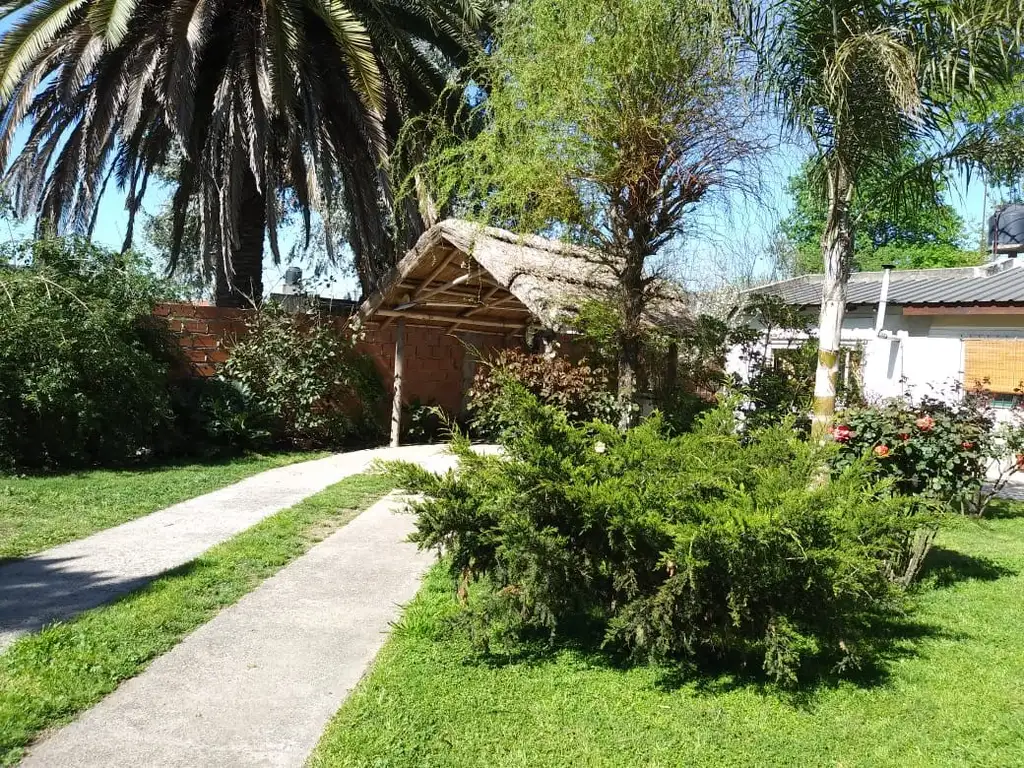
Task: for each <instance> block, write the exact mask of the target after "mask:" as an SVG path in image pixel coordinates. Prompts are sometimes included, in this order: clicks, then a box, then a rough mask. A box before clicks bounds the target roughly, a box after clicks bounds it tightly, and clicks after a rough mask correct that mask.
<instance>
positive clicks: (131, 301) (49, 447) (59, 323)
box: [0, 238, 174, 470]
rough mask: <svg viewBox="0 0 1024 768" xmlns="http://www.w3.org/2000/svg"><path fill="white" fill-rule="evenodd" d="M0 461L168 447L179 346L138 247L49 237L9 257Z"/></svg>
mask: <svg viewBox="0 0 1024 768" xmlns="http://www.w3.org/2000/svg"><path fill="white" fill-rule="evenodd" d="M0 284H2V285H0V287H2V290H0V469H8V470H11V469H17V470H41V469H57V468H73V467H82V466H89V465H92V464H121V463H124V462H128V461H134V460H138V459H139V458H143V457H146V456H148V455H151V454H153V453H154V452H157V453H158V452H160V451H161V450H164V449H165V448H166V447H167V442H168V440H169V439H170V436H171V434H172V432H173V430H172V422H173V412H172V407H171V400H170V396H169V393H168V370H169V368H170V366H171V362H172V359H173V354H174V351H173V349H172V348H171V345H170V344H169V342H168V340H167V338H166V335H165V334H164V333H162V329H161V328H159V327H157V326H156V325H155V324H153V323H150V322H147V320H148V318H149V315H150V312H151V309H152V306H153V303H154V301H155V300H156V296H157V295H158V292H159V289H160V283H159V281H158V280H157V279H156V278H154V277H153V276H152V274H151V273H150V272H149V271H148V269H147V268H146V265H145V264H144V263H143V262H141V261H140V260H139V259H138V258H137V257H135V256H133V255H132V254H116V253H111V252H108V251H104V250H102V249H100V248H97V247H95V246H93V245H91V244H89V243H88V242H86V241H84V240H79V239H74V238H69V239H49V240H40V241H36V242H33V243H29V244H25V245H14V246H10V247H8V249H7V250H6V251H5V252H4V253H2V254H0Z"/></svg>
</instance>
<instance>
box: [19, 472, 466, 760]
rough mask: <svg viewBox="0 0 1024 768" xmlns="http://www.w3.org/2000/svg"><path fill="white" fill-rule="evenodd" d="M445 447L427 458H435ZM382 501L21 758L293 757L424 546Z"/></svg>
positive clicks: (394, 608)
mask: <svg viewBox="0 0 1024 768" xmlns="http://www.w3.org/2000/svg"><path fill="white" fill-rule="evenodd" d="M453 461H454V460H453V459H452V458H451V457H435V458H433V459H430V460H427V461H425V462H423V463H424V465H425V466H427V467H428V468H429V469H434V470H442V469H444V468H446V467H447V466H451V465H452V463H453ZM400 507H401V502H400V500H398V499H396V498H395V497H388V498H385V499H384V500H382V501H380V502H378V503H377V504H375V505H374V506H372V507H371V508H370V509H368V510H367V511H366V512H364V513H363V514H361V515H360V516H359V517H357V518H356V519H355V520H353V521H352V522H350V523H349V524H348V525H346V526H345V527H344V528H342V529H341V530H339V531H338V532H336V533H335V534H333V535H332V536H330V537H329V538H327V539H326V540H324V541H323V542H321V543H320V544H318V545H316V546H315V547H314V548H313V549H311V550H310V551H309V552H308V553H307V554H306V555H304V556H303V557H301V558H299V559H298V560H296V561H295V562H294V563H292V564H291V565H289V566H287V567H286V568H284V569H283V570H281V571H280V572H279V573H278V574H277V575H275V576H273V577H271V578H270V579H268V580H267V581H266V582H264V583H263V585H262V586H260V587H259V588H258V589H257V590H256V591H254V592H252V593H250V594H249V595H247V596H246V597H244V598H243V599H242V600H241V601H239V602H238V603H236V604H235V605H234V606H231V607H229V608H227V609H225V610H224V611H222V612H221V613H220V614H219V615H218V616H217V617H216V618H215V619H213V620H212V621H211V622H209V623H208V624H206V625H204V626H203V627H201V628H200V629H198V630H196V632H194V633H193V634H192V635H190V636H189V637H187V638H186V639H185V640H184V641H183V642H182V643H181V644H180V645H178V646H177V647H176V648H174V649H173V650H172V651H170V652H169V653H167V654H165V655H164V656H161V657H160V658H158V659H157V660H156V661H154V662H153V664H152V665H151V666H150V667H149V668H148V669H147V670H146V671H145V672H143V673H142V674H141V675H139V676H138V677H136V678H134V679H132V680H129V681H127V682H125V683H124V684H122V685H121V686H120V687H119V688H118V689H117V690H116V691H115V692H114V693H112V694H111V695H110V696H108V697H107V698H106V699H104V700H103V701H101V702H100V703H99V704H97V705H96V706H95V707H93V708H92V709H91V710H89V711H88V712H86V713H85V714H84V715H82V716H81V717H80V718H79V719H78V720H77V721H75V722H73V723H71V724H70V725H68V726H66V727H64V728H63V729H61V730H59V731H57V732H56V733H54V734H53V735H51V736H50V737H49V738H48V739H45V740H44V741H42V742H40V743H39V744H37V745H36V746H35V747H33V748H32V749H31V750H30V752H29V755H28V757H26V759H25V760H24V762H23V766H25V768H51V767H52V766H62V768H120V767H122V766H123V768H129V767H130V768H137V766H147V768H172V767H173V768H178V767H181V768H185V767H186V766H187V767H188V768H192V767H194V766H218V768H236V767H238V768H240V767H241V766H245V767H246V768H251V767H252V766H274V767H275V768H301V766H303V765H304V764H305V762H306V760H307V759H308V757H309V755H310V753H311V752H312V750H313V748H314V747H315V746H316V743H317V740H318V739H319V738H320V735H321V733H322V732H323V729H324V727H325V726H326V725H327V722H328V720H329V719H330V718H331V716H332V715H333V714H334V712H335V711H336V710H337V709H338V707H339V706H340V705H341V703H342V701H343V700H344V699H345V697H346V696H347V695H348V693H349V692H350V691H351V690H352V688H353V686H355V684H356V683H357V682H358V681H359V679H360V678H361V677H362V675H363V674H364V672H365V671H366V669H367V667H368V666H369V664H370V662H371V661H372V660H373V657H374V656H375V655H376V653H377V651H378V650H379V649H380V646H381V645H382V644H383V642H384V639H385V635H386V632H387V630H388V627H389V625H390V623H391V622H393V621H394V620H395V619H396V618H397V617H398V615H399V611H400V603H403V602H405V601H407V600H409V599H411V598H412V596H413V595H414V594H415V592H416V589H417V587H418V585H419V581H420V578H421V576H422V574H423V572H424V571H425V569H426V568H427V567H428V565H429V564H430V562H431V559H432V558H431V556H430V555H429V554H424V553H421V552H418V551H417V550H416V547H415V546H414V545H413V544H410V543H408V542H407V541H405V539H406V537H407V536H408V534H409V533H410V531H411V530H412V528H413V518H412V517H411V516H410V515H407V514H401V513H400V512H399V508H400Z"/></svg>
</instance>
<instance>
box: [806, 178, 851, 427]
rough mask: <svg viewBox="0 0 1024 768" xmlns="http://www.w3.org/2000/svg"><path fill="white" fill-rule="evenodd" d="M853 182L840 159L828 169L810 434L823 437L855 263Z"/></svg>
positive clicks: (833, 398)
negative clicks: (851, 202)
mask: <svg viewBox="0 0 1024 768" xmlns="http://www.w3.org/2000/svg"><path fill="white" fill-rule="evenodd" d="M852 196H853V185H852V184H851V182H850V177H849V173H848V172H847V170H846V168H845V167H844V166H843V165H842V163H841V162H838V161H837V162H836V163H835V164H834V165H832V166H830V167H829V169H828V216H827V218H826V221H825V231H824V233H823V234H822V237H821V250H822V255H823V257H824V260H825V276H824V279H823V281H822V294H821V315H820V317H819V320H818V366H817V370H816V372H815V377H814V412H813V420H812V422H811V436H812V438H814V439H818V440H821V439H824V437H825V434H826V432H827V430H828V427H829V424H830V423H831V421H832V418H833V416H834V415H835V410H836V376H837V374H838V371H839V348H840V339H841V334H842V328H843V317H844V316H845V314H846V286H847V282H848V281H849V279H850V265H851V264H852V262H853V227H852V223H851V221H850V200H851V198H852Z"/></svg>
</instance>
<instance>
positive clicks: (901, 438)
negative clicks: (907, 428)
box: [896, 432, 910, 440]
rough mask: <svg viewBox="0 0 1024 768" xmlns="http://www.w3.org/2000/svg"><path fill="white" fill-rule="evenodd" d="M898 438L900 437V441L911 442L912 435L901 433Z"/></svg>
mask: <svg viewBox="0 0 1024 768" xmlns="http://www.w3.org/2000/svg"><path fill="white" fill-rule="evenodd" d="M896 437H898V438H899V439H900V440H909V439H910V433H909V432H900V433H899V434H898V435H896Z"/></svg>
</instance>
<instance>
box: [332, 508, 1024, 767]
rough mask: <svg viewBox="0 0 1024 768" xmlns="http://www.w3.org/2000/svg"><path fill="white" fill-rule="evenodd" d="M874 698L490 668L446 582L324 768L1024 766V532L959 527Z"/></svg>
mask: <svg viewBox="0 0 1024 768" xmlns="http://www.w3.org/2000/svg"><path fill="white" fill-rule="evenodd" d="M939 545H940V547H941V549H939V550H937V551H936V552H935V553H934V555H935V557H933V558H932V561H931V563H932V566H931V569H930V572H929V575H928V576H927V577H926V583H925V585H924V586H923V587H922V588H921V590H920V592H919V594H918V595H917V596H916V602H917V604H918V610H917V611H916V612H915V614H914V617H913V618H914V620H915V622H916V623H917V624H919V625H923V632H922V633H921V634H920V636H919V637H917V638H916V639H911V638H909V637H906V638H903V639H902V640H900V641H899V642H898V643H897V645H896V647H895V648H894V651H893V653H892V655H891V657H890V658H888V659H887V660H886V661H885V663H884V669H885V671H886V673H887V674H886V675H885V677H884V678H883V679H882V680H880V681H876V682H875V683H873V684H861V685H855V684H853V683H840V684H838V685H823V686H818V687H816V688H813V689H810V690H806V691H801V692H800V693H799V694H796V695H794V694H786V693H781V692H778V691H775V690H771V689H766V688H763V687H759V686H756V685H752V684H743V683H735V684H730V681H729V680H716V681H713V682H712V683H710V684H707V683H705V684H704V685H700V684H697V683H695V682H683V683H680V682H678V681H677V682H673V676H672V675H671V674H670V673H669V672H668V670H666V669H664V668H662V669H659V668H656V667H649V666H648V667H633V668H631V669H621V668H615V667H613V666H609V665H607V664H606V663H603V662H602V660H601V659H600V658H599V657H596V656H592V655H588V654H585V653H581V652H576V651H572V650H562V651H558V652H552V653H548V654H541V655H539V656H534V657H530V658H519V659H512V660H505V661H502V660H500V659H498V660H491V661H490V662H488V661H486V660H483V659H481V658H480V657H479V656H475V655H474V654H473V653H472V651H471V650H470V648H469V646H468V644H467V642H466V640H465V638H464V636H463V635H461V634H459V633H458V632H457V631H455V630H452V629H449V628H447V627H446V624H445V618H446V617H448V616H450V615H451V614H452V612H453V610H454V602H453V599H452V597H451V583H450V581H449V580H448V578H447V574H446V573H444V572H442V571H441V570H440V569H439V568H436V569H435V570H434V571H433V572H432V574H431V575H430V577H429V578H428V581H427V583H426V584H425V586H424V588H423V590H422V591H421V592H420V594H419V596H418V597H417V598H416V599H415V601H414V602H413V603H412V604H411V605H410V606H409V608H408V610H407V612H406V615H405V617H404V619H403V621H402V624H401V626H400V627H399V628H398V629H397V630H396V632H395V633H394V635H393V636H392V638H391V639H390V640H389V642H388V644H387V645H386V646H385V649H384V650H383V652H382V654H381V656H380V657H379V658H378V661H377V664H376V666H375V668H374V671H373V673H372V675H371V676H370V677H369V678H368V679H367V680H366V681H364V683H363V684H362V685H361V686H360V688H359V689H358V690H357V692H356V694H355V695H354V696H353V698H352V699H350V700H349V701H348V703H347V704H346V705H345V706H344V707H343V708H342V710H341V711H340V712H339V713H338V715H337V716H336V717H335V719H334V721H333V722H332V724H331V725H330V727H329V728H328V730H327V732H326V733H325V735H324V738H323V740H322V742H321V744H320V746H319V748H318V750H317V752H316V754H315V756H314V758H313V761H312V765H314V766H321V767H322V766H378V767H380V766H388V768H396V767H397V766H410V767H411V766H416V767H417V768H426V767H427V766H438V767H439V768H440V767H441V766H444V767H445V768H454V767H457V766H502V767H503V768H511V767H513V766H523V768H525V767H526V766H530V768H537V767H539V766H616V767H620V766H687V767H688V768H695V767H697V766H708V767H709V768H710V767H711V766H714V767H715V768H720V767H722V766H759V767H760V766H787V767H788V766H801V767H802V766H836V767H837V768H838V767H839V766H842V767H843V768H852V767H853V766H900V768H910V767H916V766H936V768H938V767H939V766H941V767H942V768H948V767H949V766H1007V767H1009V766H1022V765H1024V575H1022V574H1024V516H1018V517H1016V518H1007V519H997V520H992V521H985V522H975V521H968V520H956V521H954V522H953V524H952V525H951V527H950V529H949V530H946V531H944V532H943V533H942V534H941V535H940V539H939Z"/></svg>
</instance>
